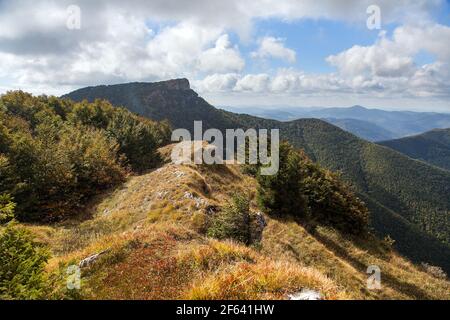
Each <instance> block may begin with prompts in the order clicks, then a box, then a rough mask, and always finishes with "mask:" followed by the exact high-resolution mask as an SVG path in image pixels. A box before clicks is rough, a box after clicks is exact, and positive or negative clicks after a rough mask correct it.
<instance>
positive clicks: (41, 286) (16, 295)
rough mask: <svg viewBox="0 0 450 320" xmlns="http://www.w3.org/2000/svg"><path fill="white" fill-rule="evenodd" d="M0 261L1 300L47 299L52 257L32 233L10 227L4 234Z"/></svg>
mask: <svg viewBox="0 0 450 320" xmlns="http://www.w3.org/2000/svg"><path fill="white" fill-rule="evenodd" d="M0 259H1V263H0V300H13V299H18V300H23V299H26V300H32V299H42V298H44V297H45V294H46V290H47V283H46V276H45V274H44V267H45V264H46V263H47V260H48V259H49V253H48V251H47V250H46V249H45V248H43V247H41V246H39V245H37V244H36V243H35V242H34V241H33V238H32V236H31V235H30V234H29V232H27V231H26V230H25V229H23V228H20V227H17V226H15V225H14V223H9V224H8V225H7V226H6V228H5V229H4V230H3V232H2V233H1V234H0Z"/></svg>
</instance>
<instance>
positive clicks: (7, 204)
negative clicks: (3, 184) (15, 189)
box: [0, 194, 16, 224]
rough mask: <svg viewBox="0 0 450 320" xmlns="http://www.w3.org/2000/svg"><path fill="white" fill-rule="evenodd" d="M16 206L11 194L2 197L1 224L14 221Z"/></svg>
mask: <svg viewBox="0 0 450 320" xmlns="http://www.w3.org/2000/svg"><path fill="white" fill-rule="evenodd" d="M15 207H16V204H15V203H14V202H13V201H12V198H11V196H10V195H9V194H1V195H0V224H3V223H6V222H9V221H11V220H12V219H14V208H15Z"/></svg>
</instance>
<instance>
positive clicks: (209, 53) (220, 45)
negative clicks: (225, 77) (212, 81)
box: [199, 34, 245, 73]
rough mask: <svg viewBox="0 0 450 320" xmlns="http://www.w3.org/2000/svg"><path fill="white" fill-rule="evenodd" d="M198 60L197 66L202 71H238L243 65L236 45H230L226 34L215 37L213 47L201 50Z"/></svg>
mask: <svg viewBox="0 0 450 320" xmlns="http://www.w3.org/2000/svg"><path fill="white" fill-rule="evenodd" d="M199 60H200V61H199V68H200V70H201V71H204V72H223V73H226V72H230V71H236V72H238V71H241V70H242V69H243V68H244V66H245V61H244V59H243V58H242V57H241V55H240V52H239V49H238V47H237V46H232V44H231V42H230V40H229V37H228V35H227V34H224V35H222V36H220V37H219V39H217V41H216V45H215V47H214V48H211V49H208V50H205V51H204V52H202V53H201V54H200V57H199Z"/></svg>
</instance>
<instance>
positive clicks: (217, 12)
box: [0, 0, 450, 112]
mask: <svg viewBox="0 0 450 320" xmlns="http://www.w3.org/2000/svg"><path fill="white" fill-rule="evenodd" d="M378 13H379V14H378ZM449 66H450V3H449V1H445V0H397V1H392V0H379V1H376V0H369V1H366V0H323V1H317V0H259V1H257V0H255V1H241V0H228V1H223V0H191V1H182V0H177V1H175V0H148V1H139V0H128V1H119V0H90V1H89V0H78V1H77V0H68V1H66V0H54V1H51V0H34V1H31V0H0V92H2V93H3V92H6V91H8V90H17V89H21V90H24V91H28V92H31V93H33V94H53V95H62V94H64V93H68V92H70V91H72V90H74V89H77V88H81V87H85V86H93V85H101V84H116V83H124V82H134V81H148V82H153V81H160V80H167V79H173V78H188V79H189V81H190V83H191V87H192V88H193V89H194V90H196V91H197V92H198V93H199V94H200V95H202V96H203V97H204V98H206V99H207V100H208V101H209V102H211V103H212V104H214V105H220V106H234V107H236V106H261V107H264V106H267V107H276V106H283V107H288V106H291V107H300V106H303V107H310V106H324V107H345V106H352V105H364V106H367V107H377V108H383V109H388V110H420V111H443V112H450V67H449Z"/></svg>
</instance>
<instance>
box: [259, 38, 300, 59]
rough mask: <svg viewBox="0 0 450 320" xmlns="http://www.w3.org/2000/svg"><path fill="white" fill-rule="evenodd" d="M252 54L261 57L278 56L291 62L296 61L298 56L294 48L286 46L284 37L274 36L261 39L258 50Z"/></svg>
mask: <svg viewBox="0 0 450 320" xmlns="http://www.w3.org/2000/svg"><path fill="white" fill-rule="evenodd" d="M251 56H252V57H254V58H261V59H266V58H278V59H282V60H286V61H288V62H290V63H294V62H295V61H296V58H297V54H296V53H295V51H294V50H292V49H289V48H286V47H285V46H284V43H283V39H280V38H274V37H264V38H263V39H261V41H260V43H259V48H258V50H257V51H254V52H252V53H251Z"/></svg>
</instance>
